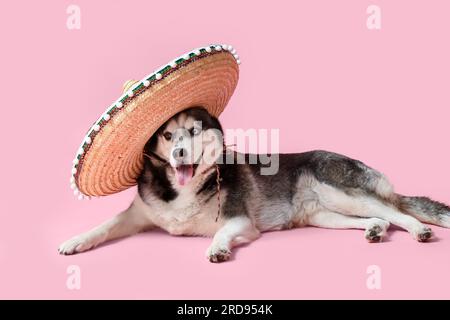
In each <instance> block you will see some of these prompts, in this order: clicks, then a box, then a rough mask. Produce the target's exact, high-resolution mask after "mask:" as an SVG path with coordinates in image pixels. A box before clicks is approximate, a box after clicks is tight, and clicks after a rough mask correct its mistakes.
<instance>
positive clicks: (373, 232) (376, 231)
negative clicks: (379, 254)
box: [364, 218, 389, 242]
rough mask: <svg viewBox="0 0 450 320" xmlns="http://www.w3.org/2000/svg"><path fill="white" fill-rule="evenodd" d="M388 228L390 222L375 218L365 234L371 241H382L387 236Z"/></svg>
mask: <svg viewBox="0 0 450 320" xmlns="http://www.w3.org/2000/svg"><path fill="white" fill-rule="evenodd" d="M388 228H389V222H387V221H385V220H382V219H378V218H373V223H371V225H370V226H369V227H368V228H367V229H366V232H365V234H364V236H365V238H366V239H367V241H369V242H381V241H383V238H384V237H385V236H386V234H387V229H388Z"/></svg>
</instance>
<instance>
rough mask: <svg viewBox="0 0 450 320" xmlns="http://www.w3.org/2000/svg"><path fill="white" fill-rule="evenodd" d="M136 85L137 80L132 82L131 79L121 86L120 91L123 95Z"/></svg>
mask: <svg viewBox="0 0 450 320" xmlns="http://www.w3.org/2000/svg"><path fill="white" fill-rule="evenodd" d="M136 83H138V81H137V80H133V79H130V80H128V81H125V83H124V84H123V89H122V90H123V93H125V92H127V91H128V90H129V89H130V88H131V87H132V86H133V85H135V84H136Z"/></svg>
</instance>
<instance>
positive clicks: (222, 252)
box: [206, 244, 231, 263]
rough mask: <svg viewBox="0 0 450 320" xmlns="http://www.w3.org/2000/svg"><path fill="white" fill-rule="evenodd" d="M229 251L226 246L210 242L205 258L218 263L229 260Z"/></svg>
mask: <svg viewBox="0 0 450 320" xmlns="http://www.w3.org/2000/svg"><path fill="white" fill-rule="evenodd" d="M230 257H231V251H230V249H228V248H227V247H219V246H215V245H214V244H212V245H211V246H210V247H209V248H208V250H207V251H206V258H207V259H208V260H209V262H213V263H218V262H224V261H227V260H229V259H230Z"/></svg>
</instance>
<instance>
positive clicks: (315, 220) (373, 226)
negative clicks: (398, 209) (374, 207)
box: [307, 209, 389, 242]
mask: <svg viewBox="0 0 450 320" xmlns="http://www.w3.org/2000/svg"><path fill="white" fill-rule="evenodd" d="M307 224H308V225H311V226H315V227H321V228H328V229H362V230H365V238H366V239H367V241H369V242H381V241H382V239H383V238H384V237H385V236H386V234H387V229H388V228H389V222H387V221H385V220H383V219H379V218H359V217H350V216H346V215H342V214H340V213H336V212H332V211H328V210H326V209H324V210H320V211H317V212H314V213H313V214H311V215H310V216H309V217H308V219H307Z"/></svg>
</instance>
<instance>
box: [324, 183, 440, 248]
mask: <svg viewBox="0 0 450 320" xmlns="http://www.w3.org/2000/svg"><path fill="white" fill-rule="evenodd" d="M315 188H316V190H315V192H316V193H317V194H318V195H319V201H320V203H321V204H322V206H324V207H326V208H327V209H329V210H332V211H335V212H339V213H341V214H345V215H349V216H359V217H366V218H371V217H376V218H380V219H383V220H386V221H389V222H390V223H392V224H394V225H397V226H399V227H401V228H403V229H405V230H407V231H408V232H409V233H410V234H411V235H412V236H413V237H414V239H416V240H418V241H421V242H422V241H427V240H428V239H430V238H431V237H432V232H431V229H430V228H428V227H426V226H425V225H424V224H422V223H421V222H420V221H419V220H417V219H416V218H414V217H412V216H410V215H406V214H404V213H402V212H400V211H399V210H398V209H397V208H396V207H395V206H394V205H390V204H389V203H385V202H383V201H381V200H379V199H377V198H375V197H371V196H368V195H364V194H355V195H349V194H347V193H345V192H344V191H342V190H339V189H337V188H334V187H332V186H329V185H327V184H318V185H317V186H316V187H315Z"/></svg>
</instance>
